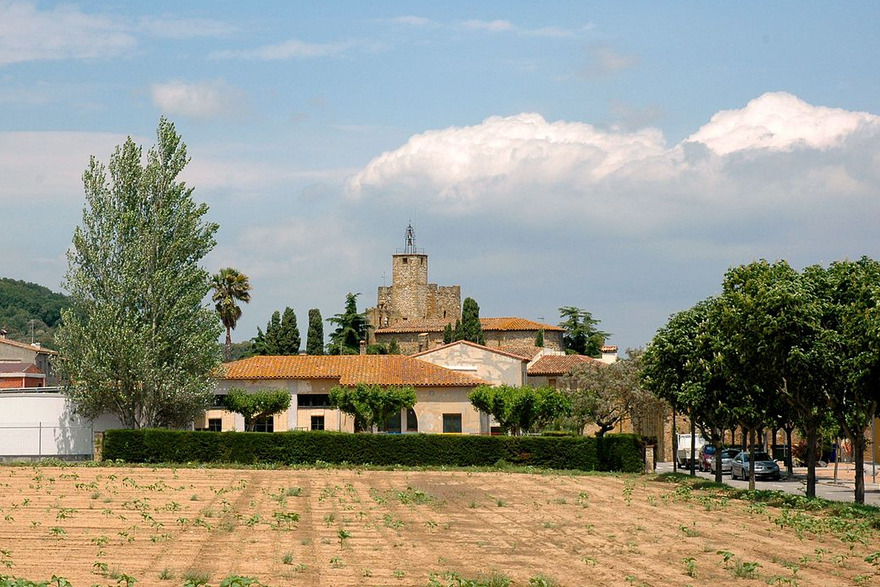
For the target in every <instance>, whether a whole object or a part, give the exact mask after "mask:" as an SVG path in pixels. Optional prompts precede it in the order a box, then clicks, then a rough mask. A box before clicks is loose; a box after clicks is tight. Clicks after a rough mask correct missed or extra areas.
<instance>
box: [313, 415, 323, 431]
mask: <svg viewBox="0 0 880 587" xmlns="http://www.w3.org/2000/svg"><path fill="white" fill-rule="evenodd" d="M323 429H324V416H312V430H323Z"/></svg>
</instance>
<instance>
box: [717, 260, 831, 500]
mask: <svg viewBox="0 0 880 587" xmlns="http://www.w3.org/2000/svg"><path fill="white" fill-rule="evenodd" d="M823 280H824V275H823V272H822V271H821V270H817V269H816V268H808V269H807V270H805V272H804V273H803V274H799V273H798V272H797V271H795V270H794V269H792V268H791V267H790V266H789V265H788V263H786V262H785V261H778V262H775V263H769V262H767V261H763V260H762V261H756V262H753V263H750V264H747V265H741V266H739V267H735V268H733V269H731V270H729V271H728V272H727V275H726V276H725V279H724V283H723V295H722V298H723V308H724V311H723V312H722V314H721V317H720V320H719V321H720V324H719V326H720V329H721V336H722V339H723V340H724V341H725V344H726V345H727V347H728V349H727V351H726V353H725V357H726V360H727V362H728V376H729V378H730V380H731V383H732V384H733V385H734V386H736V387H737V388H738V389H739V390H744V391H745V392H746V395H747V397H746V398H744V399H743V400H742V401H739V402H737V405H736V406H735V409H734V411H735V412H737V413H738V414H739V418H740V421H741V422H743V424H744V425H745V427H746V428H747V429H748V428H751V429H752V430H755V429H756V428H758V427H761V426H763V425H764V424H766V423H768V422H769V421H773V420H778V419H779V412H780V410H781V409H782V408H781V406H780V405H779V402H778V401H777V400H779V399H780V398H781V399H784V400H785V401H786V402H787V403H788V404H789V405H790V406H791V408H792V409H793V410H794V412H795V420H796V421H797V423H798V426H799V427H800V428H801V430H802V431H803V432H804V435H805V436H806V439H807V445H808V449H807V487H806V493H807V496H809V497H815V491H816V473H815V462H816V458H817V455H816V446H817V444H818V437H819V431H820V429H821V428H822V426H823V425H824V424H825V421H826V420H827V409H826V406H827V402H828V400H827V394H828V393H829V392H832V390H834V389H835V388H838V387H839V384H840V380H841V379H842V377H841V374H840V371H839V369H840V366H841V365H840V360H839V356H838V354H837V352H836V349H835V348H834V346H833V344H832V345H829V343H830V342H832V341H833V340H834V331H833V327H832V328H829V327H830V326H831V324H830V323H829V321H828V317H827V305H826V304H825V303H824V302H823V301H822V298H821V296H820V295H817V294H818V292H819V291H820V290H821V288H822V282H823ZM832 393H833V392H832ZM749 444H750V445H753V444H754V442H750V443H749ZM752 483H753V480H752V479H751V474H750V480H749V484H750V487H751V485H752Z"/></svg>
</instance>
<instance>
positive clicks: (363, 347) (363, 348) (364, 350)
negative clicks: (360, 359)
mask: <svg viewBox="0 0 880 587" xmlns="http://www.w3.org/2000/svg"><path fill="white" fill-rule="evenodd" d="M361 354H362V355H366V354H367V341H365V340H362V341H361Z"/></svg>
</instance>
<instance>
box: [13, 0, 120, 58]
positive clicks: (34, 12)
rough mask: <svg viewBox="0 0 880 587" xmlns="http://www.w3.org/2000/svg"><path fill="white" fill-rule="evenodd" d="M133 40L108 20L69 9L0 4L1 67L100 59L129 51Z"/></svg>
mask: <svg viewBox="0 0 880 587" xmlns="http://www.w3.org/2000/svg"><path fill="white" fill-rule="evenodd" d="M135 45H136V40H135V38H134V37H133V36H132V35H131V34H129V33H128V32H127V31H126V30H125V26H124V25H123V24H122V23H120V22H118V21H116V20H114V19H111V18H109V17H106V16H101V15H93V14H86V13H84V12H81V11H80V10H79V9H78V8H75V7H72V6H58V7H56V8H53V9H51V10H44V11H41V10H39V9H38V8H37V6H36V5H35V4H33V3H31V2H9V1H2V0H0V65H8V64H10V63H22V62H27V61H38V60H59V59H100V58H106V57H108V56H112V55H118V54H120V53H123V52H125V51H128V50H130V49H132V48H133V47H134V46H135Z"/></svg>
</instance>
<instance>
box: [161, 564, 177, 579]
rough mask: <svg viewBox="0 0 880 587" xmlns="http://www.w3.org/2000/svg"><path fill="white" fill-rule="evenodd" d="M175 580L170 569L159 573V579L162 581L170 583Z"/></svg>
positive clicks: (166, 568)
mask: <svg viewBox="0 0 880 587" xmlns="http://www.w3.org/2000/svg"><path fill="white" fill-rule="evenodd" d="M173 578H174V573H172V572H171V571H170V570H168V567H165V568H164V569H162V572H160V573H159V579H160V580H162V581H170V580H171V579H173Z"/></svg>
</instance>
